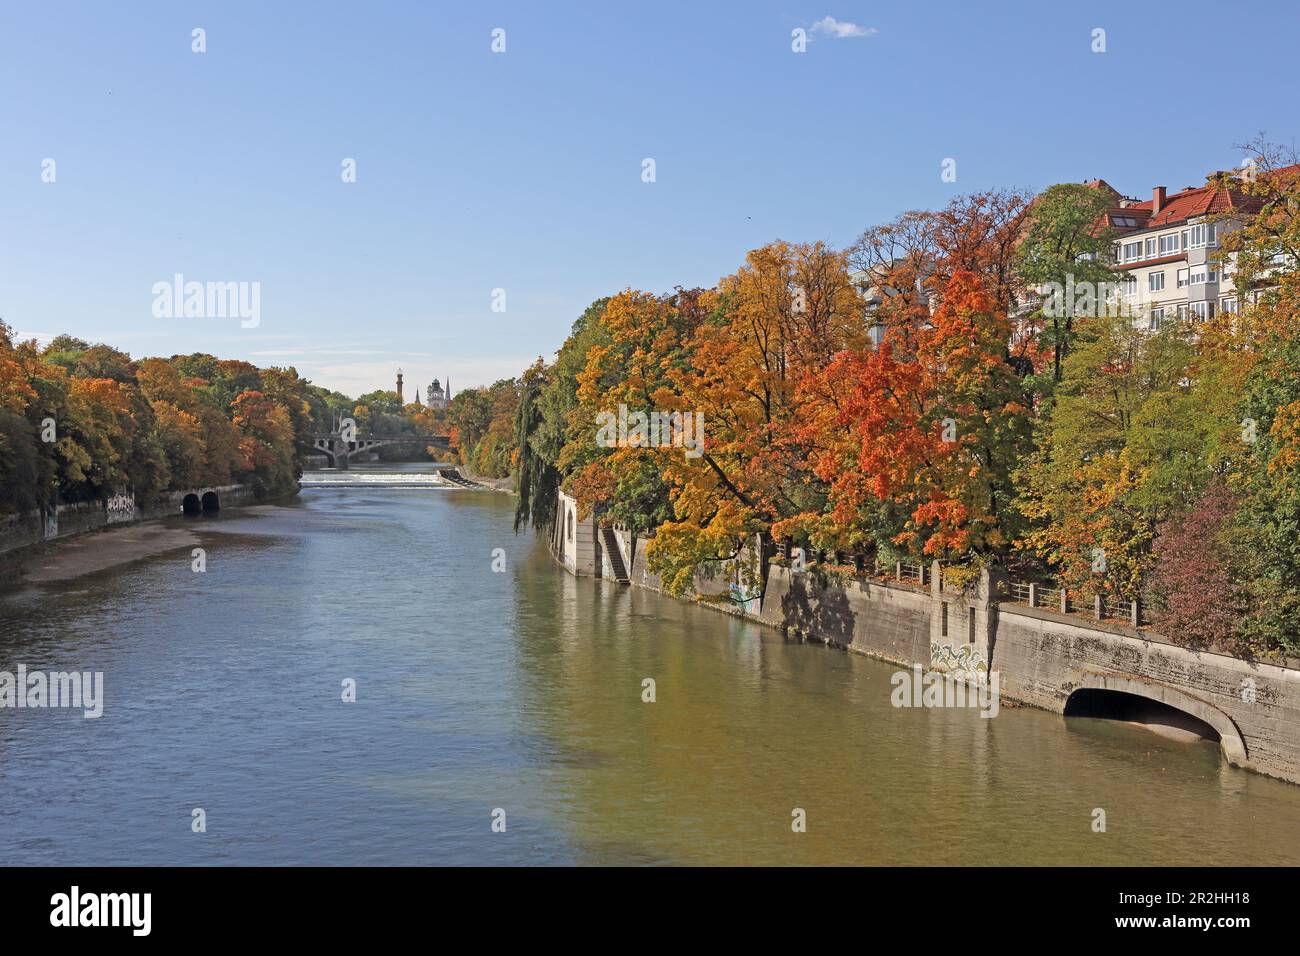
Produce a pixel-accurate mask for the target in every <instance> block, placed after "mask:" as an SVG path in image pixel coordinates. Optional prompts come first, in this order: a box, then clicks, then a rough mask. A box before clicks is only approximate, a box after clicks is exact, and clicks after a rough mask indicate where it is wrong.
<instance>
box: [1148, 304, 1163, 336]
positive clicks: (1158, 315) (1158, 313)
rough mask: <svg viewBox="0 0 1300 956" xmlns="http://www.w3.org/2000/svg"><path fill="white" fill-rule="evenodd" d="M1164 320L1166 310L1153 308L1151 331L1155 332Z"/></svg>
mask: <svg viewBox="0 0 1300 956" xmlns="http://www.w3.org/2000/svg"><path fill="white" fill-rule="evenodd" d="M1164 320H1165V310H1164V309H1152V310H1151V323H1150V325H1151V331H1152V332H1154V331H1155V330H1156V329H1158V328H1160V325H1161V323H1163V322H1164Z"/></svg>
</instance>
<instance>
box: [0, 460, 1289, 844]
mask: <svg viewBox="0 0 1300 956" xmlns="http://www.w3.org/2000/svg"><path fill="white" fill-rule="evenodd" d="M426 472H427V469H424V468H421V467H420V466H359V467H355V468H354V469H353V470H352V471H351V472H348V473H346V474H342V473H339V474H334V473H309V474H308V476H307V477H306V480H305V483H304V487H303V491H302V494H301V495H300V497H299V498H298V499H297V500H295V501H293V502H291V503H289V504H286V505H282V506H263V507H260V508H257V509H253V510H251V511H243V512H240V511H230V512H227V513H225V514H223V515H222V516H220V517H219V518H215V519H189V520H185V519H180V518H177V519H169V520H171V521H174V522H175V523H177V524H181V523H182V522H184V525H185V526H186V527H191V528H194V529H196V530H197V532H198V534H199V536H200V540H201V543H202V546H203V548H204V550H205V552H206V571H204V572H203V573H197V572H195V571H194V570H192V558H191V554H190V551H189V550H188V549H186V550H183V551H179V552H177V551H172V552H169V553H167V554H163V555H158V556H155V557H152V558H149V559H146V560H143V561H137V562H135V563H132V564H129V565H125V566H122V567H118V568H116V569H112V570H108V571H103V572H100V573H98V574H94V575H90V576H86V577H82V578H78V579H76V580H74V581H70V582H65V583H62V584H49V585H43V586H40V587H28V588H26V589H23V590H17V591H11V592H9V593H7V594H6V595H4V596H3V597H0V670H7V671H10V672H13V671H15V669H16V667H17V665H18V664H20V663H21V664H25V665H26V667H27V669H28V670H29V671H32V670H37V669H41V670H47V671H58V670H69V669H77V670H89V671H102V672H103V674H104V698H105V700H104V705H103V716H102V717H100V718H98V719H86V718H84V717H83V716H82V714H81V711H79V710H77V711H74V710H55V709H45V710H39V709H38V710H32V709H21V710H20V709H0V845H2V846H4V847H5V848H6V852H5V854H4V862H5V863H6V864H10V865H13V864H43V865H55V864H64V865H77V864H182V865H184V864H223V863H240V864H250V865H252V864H307V863H312V864H574V863H597V864H648V863H673V864H832V863H838V864H904V865H907V864H1084V865H1089V864H1191V865H1197V864H1282V863H1286V864H1296V863H1300V787H1297V786H1293V785H1290V784H1285V783H1282V782H1279V781H1275V780H1272V779H1268V778H1266V777H1262V776H1258V775H1255V774H1251V773H1248V772H1246V771H1242V770H1236V769H1233V768H1231V767H1228V766H1227V765H1226V764H1225V763H1224V761H1223V760H1222V759H1221V758H1220V755H1219V752H1218V749H1217V747H1216V746H1214V745H1212V744H1209V743H1204V742H1200V743H1181V742H1175V741H1170V740H1166V739H1164V738H1161V737H1158V736H1156V735H1155V734H1153V733H1151V732H1149V731H1146V730H1144V729H1141V728H1138V727H1133V726H1129V725H1124V724H1119V723H1115V722H1111V721H1103V720H1095V719H1090V718H1070V719H1068V720H1067V719H1066V718H1063V717H1061V716H1058V715H1054V714H1049V713H1045V712H1043V711H1038V710H1034V709H1032V708H1027V707H1019V708H1015V707H1009V706H1004V707H1003V708H1002V710H1001V712H1000V713H999V714H998V716H997V717H995V718H993V719H984V718H981V717H980V716H979V715H978V713H977V712H976V711H974V710H921V709H916V710H912V709H895V708H894V707H892V706H891V704H890V691H891V689H892V688H891V685H890V676H891V674H893V673H894V671H895V670H896V668H894V667H893V666H890V665H887V664H883V663H880V662H877V661H873V660H869V659H866V658H863V657H860V656H857V655H853V654H846V653H843V652H841V651H834V650H827V649H825V648H823V647H820V646H816V645H802V644H795V643H787V642H786V641H784V640H783V639H782V637H781V635H780V634H779V633H776V632H774V631H771V630H769V629H766V628H762V627H759V626H758V625H754V624H751V623H748V622H744V621H740V620H736V619H734V618H730V617H727V616H724V615H721V614H718V613H716V612H714V611H711V610H708V609H705V608H700V607H696V606H693V605H690V604H688V603H684V602H680V601H676V600H673V599H670V598H666V597H662V596H659V595H656V594H653V593H651V592H646V591H642V590H639V589H636V588H626V587H625V588H619V587H617V586H614V585H611V584H607V583H603V582H599V581H593V580H590V579H575V578H573V577H570V576H569V575H568V574H566V573H564V572H563V571H561V570H560V569H558V568H557V567H556V566H555V565H554V564H553V563H552V562H551V560H550V559H549V557H548V555H547V553H546V549H545V546H544V544H543V543H542V542H540V541H539V540H538V539H537V538H535V537H534V536H533V535H532V534H531V533H530V534H525V535H519V536H516V535H514V534H513V532H512V531H511V518H512V513H513V507H514V500H513V499H512V498H510V497H509V496H507V495H502V494H497V493H491V492H476V491H464V490H460V489H449V488H440V487H435V486H432V484H431V482H429V481H428V479H427V474H426ZM108 533H110V534H111V533H112V532H108ZM494 549H501V550H500V551H499V552H495V551H494ZM494 563H495V565H496V566H497V567H498V568H501V570H494ZM645 678H653V680H654V681H655V696H656V700H655V702H653V703H645V702H643V701H642V681H643V680H644V679H645ZM349 680H350V681H355V686H356V700H355V701H354V702H345V701H344V700H343V699H342V698H343V696H344V690H343V688H344V682H345V681H349ZM1095 808H1101V809H1103V810H1104V811H1105V814H1106V831H1105V832H1103V833H1099V832H1094V831H1093V819H1094V814H1093V811H1094V809H1095ZM196 809H202V811H203V818H204V820H205V822H206V831H205V832H194V828H193V821H194V819H195V814H194V811H195V810H196ZM796 809H799V810H802V811H803V813H804V815H805V817H806V821H807V822H806V832H802V833H796V832H792V827H791V822H792V819H793V818H792V813H793V812H794V811H795V810H796ZM498 810H499V811H503V812H504V825H505V832H494V830H493V826H492V824H493V820H494V811H498ZM495 818H496V819H498V820H500V819H501V818H502V814H501V813H496V814H495Z"/></svg>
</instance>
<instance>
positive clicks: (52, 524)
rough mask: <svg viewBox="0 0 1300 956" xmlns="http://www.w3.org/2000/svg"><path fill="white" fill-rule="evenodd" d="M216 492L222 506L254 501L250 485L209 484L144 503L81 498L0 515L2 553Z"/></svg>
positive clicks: (158, 512) (166, 511) (167, 510)
mask: <svg viewBox="0 0 1300 956" xmlns="http://www.w3.org/2000/svg"><path fill="white" fill-rule="evenodd" d="M209 491H214V492H216V494H217V497H218V499H219V500H220V503H221V507H222V508H239V507H242V506H245V505H250V504H254V503H255V497H254V495H253V489H252V488H251V487H250V486H249V485H221V486H213V485H209V486H207V487H204V488H192V489H189V490H186V491H173V492H169V493H167V494H165V495H162V496H161V497H159V498H157V499H156V500H154V501H152V502H150V503H148V504H147V505H142V504H140V503H139V502H136V501H134V500H133V499H132V498H130V497H129V496H126V495H115V496H113V497H112V498H108V499H106V500H103V501H79V502H75V503H72V504H63V505H59V506H58V509H57V510H56V511H54V512H52V513H49V514H43V513H42V512H40V511H29V512H25V513H23V514H16V515H5V516H0V554H5V553H7V552H10V551H16V550H18V549H19V548H28V547H32V546H33V545H38V544H42V543H44V542H46V541H53V540H56V539H60V538H69V537H72V536H73V535H77V534H84V533H85V532H87V531H95V530H97V529H99V528H103V527H104V526H106V525H110V524H129V523H131V522H135V521H149V520H152V519H154V518H165V517H167V516H168V515H179V514H180V513H181V502H182V501H184V500H185V496H186V495H198V496H199V497H200V498H202V497H203V495H204V493H205V492H209Z"/></svg>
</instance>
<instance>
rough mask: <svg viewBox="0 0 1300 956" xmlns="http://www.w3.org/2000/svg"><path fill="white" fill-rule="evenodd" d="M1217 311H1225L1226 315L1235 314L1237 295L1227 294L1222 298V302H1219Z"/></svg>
mask: <svg viewBox="0 0 1300 956" xmlns="http://www.w3.org/2000/svg"><path fill="white" fill-rule="evenodd" d="M1219 311H1220V312H1225V313H1227V314H1228V315H1236V314H1237V297H1236V296H1235V295H1232V296H1228V297H1227V298H1226V299H1224V300H1223V301H1222V302H1220V303H1219Z"/></svg>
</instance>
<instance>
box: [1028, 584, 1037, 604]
mask: <svg viewBox="0 0 1300 956" xmlns="http://www.w3.org/2000/svg"><path fill="white" fill-rule="evenodd" d="M1029 606H1030V607H1038V585H1037V584H1033V583H1031V584H1030V585H1029Z"/></svg>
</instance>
